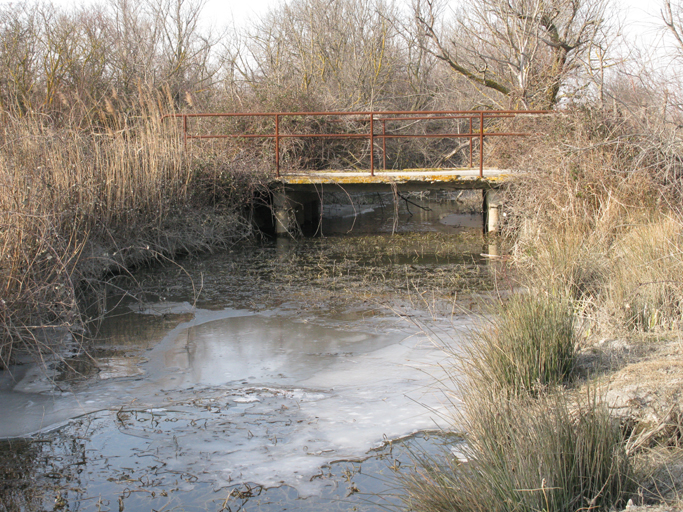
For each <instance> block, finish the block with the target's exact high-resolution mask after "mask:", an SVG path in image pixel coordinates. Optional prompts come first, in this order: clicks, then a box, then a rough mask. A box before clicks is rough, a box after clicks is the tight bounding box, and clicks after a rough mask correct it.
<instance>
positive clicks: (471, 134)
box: [470, 116, 474, 169]
mask: <svg viewBox="0 0 683 512" xmlns="http://www.w3.org/2000/svg"><path fill="white" fill-rule="evenodd" d="M473 136H474V134H473V133H472V116H470V169H471V168H472V167H474V166H473V165H472V137H473Z"/></svg>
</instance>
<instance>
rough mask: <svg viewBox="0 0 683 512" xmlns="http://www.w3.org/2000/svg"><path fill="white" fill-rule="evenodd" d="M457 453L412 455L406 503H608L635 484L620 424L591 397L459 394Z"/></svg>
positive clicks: (531, 510) (487, 506)
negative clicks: (462, 437) (462, 438)
mask: <svg viewBox="0 0 683 512" xmlns="http://www.w3.org/2000/svg"><path fill="white" fill-rule="evenodd" d="M464 402H465V403H464V406H465V410H466V413H465V414H464V418H463V420H464V421H463V425H462V428H463V429H464V431H465V432H466V433H467V434H466V443H465V444H464V445H463V446H461V447H460V448H459V451H460V453H461V456H460V457H455V456H454V455H453V454H444V455H443V459H442V460H439V461H437V460H433V459H429V458H424V457H423V458H421V459H420V458H418V470H417V471H416V472H415V473H413V474H412V475H410V476H408V477H406V478H407V481H406V482H405V483H406V488H407V491H408V495H407V497H406V502H407V504H408V505H409V507H413V508H411V510H422V511H425V512H431V511H447V510H448V511H454V512H470V511H472V512H474V511H478V512H483V511H506V510H507V511H510V510H514V511H519V512H526V511H528V512H536V511H539V510H543V511H546V512H555V511H558V512H559V511H566V512H574V511H576V510H613V508H614V507H619V506H624V505H625V504H626V502H627V500H628V499H629V496H630V495H631V492H632V491H633V488H634V483H633V482H634V480H633V470H632V466H631V464H630V461H629V459H628V457H627V454H626V450H625V443H624V440H623V438H622V435H621V431H620V428H619V425H618V423H615V422H614V421H613V420H612V418H611V417H610V414H609V412H608V410H607V409H606V408H605V407H604V406H603V405H602V404H601V403H600V402H599V401H598V400H597V399H596V398H595V397H594V396H588V397H584V398H583V399H582V400H580V401H579V404H578V405H577V404H576V403H575V402H574V401H573V400H572V399H570V398H569V397H568V396H567V395H566V394H564V393H562V392H554V393H550V394H546V395H544V396H542V397H540V398H533V399H532V398H529V397H515V398H509V397H503V396H501V395H500V394H496V393H495V392H491V393H488V394H481V393H475V394H470V395H464Z"/></svg>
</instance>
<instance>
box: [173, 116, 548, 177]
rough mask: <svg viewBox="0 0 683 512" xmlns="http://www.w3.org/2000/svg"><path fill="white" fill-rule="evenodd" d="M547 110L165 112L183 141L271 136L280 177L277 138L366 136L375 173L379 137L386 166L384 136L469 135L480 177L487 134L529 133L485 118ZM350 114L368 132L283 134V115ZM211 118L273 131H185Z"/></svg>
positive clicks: (405, 137)
mask: <svg viewBox="0 0 683 512" xmlns="http://www.w3.org/2000/svg"><path fill="white" fill-rule="evenodd" d="M548 113H549V111H547V110H431V111H419V112H417V111H401V110H398V111H377V112H362V111H360V112H226V113H195V114H166V115H165V116H163V117H162V120H163V119H165V118H182V120H183V123H182V133H183V141H184V144H185V145H187V141H188V140H189V139H225V138H261V139H273V140H274V142H275V173H276V176H277V177H280V141H281V139H285V138H298V139H305V138H328V139H330V138H334V139H367V140H369V142H370V148H371V151H370V175H371V176H374V175H375V158H374V152H375V151H374V149H375V141H376V140H377V139H381V140H382V153H383V154H382V162H383V168H384V169H386V158H387V149H386V141H387V139H414V138H442V139H448V138H469V164H470V167H473V162H472V155H473V142H474V141H475V140H476V141H478V142H479V176H480V177H483V176H484V139H485V138H486V137H525V136H528V135H531V134H530V133H517V132H494V131H487V130H486V129H485V127H484V125H485V121H486V120H488V119H501V118H510V117H515V116H518V115H541V114H548ZM294 116H296V117H337V118H341V117H353V118H355V119H354V120H355V121H357V122H361V123H366V124H369V128H368V130H367V133H282V132H281V130H280V121H281V120H282V119H283V118H286V117H294ZM214 117H230V118H235V117H241V118H249V117H252V118H264V117H268V118H272V119H273V120H274V123H273V132H272V133H230V134H213V135H212V134H195V135H193V134H190V133H189V132H188V119H190V118H214ZM450 119H453V120H458V119H459V120H468V121H469V122H468V125H469V131H467V132H463V133H417V134H416V133H411V134H408V133H388V132H387V123H391V122H398V121H402V122H406V121H432V120H450ZM376 122H380V123H381V124H382V132H381V133H375V124H376Z"/></svg>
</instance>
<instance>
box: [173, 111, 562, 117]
mask: <svg viewBox="0 0 683 512" xmlns="http://www.w3.org/2000/svg"><path fill="white" fill-rule="evenodd" d="M482 112H483V113H484V117H494V116H498V115H501V114H513V115H538V114H548V113H550V112H551V111H550V110H495V111H491V110H422V111H420V112H415V111H412V110H377V111H374V110H373V111H367V112H363V111H351V112H208V113H201V112H198V113H193V114H180V113H174V114H164V115H163V116H162V119H164V118H166V117H175V118H179V117H275V116H280V117H283V116H287V117H291V116H302V117H303V116H319V117H324V116H366V117H367V116H370V115H373V116H378V115H389V116H391V115H405V116H408V115H412V114H414V115H415V116H417V115H421V116H426V115H429V114H434V115H439V114H444V115H446V114H471V115H472V116H476V117H479V116H480V115H481V113H482ZM487 112H491V114H490V115H487ZM468 117H469V116H468ZM413 119H414V118H413Z"/></svg>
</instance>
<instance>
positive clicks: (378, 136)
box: [187, 132, 533, 139]
mask: <svg viewBox="0 0 683 512" xmlns="http://www.w3.org/2000/svg"><path fill="white" fill-rule="evenodd" d="M529 135H533V133H513V132H509V133H499V132H491V133H487V132H484V136H485V137H495V136H504V137H515V136H519V137H525V136H529ZM275 137H280V138H290V139H321V138H322V139H369V138H370V134H369V133H281V134H279V135H274V134H272V135H271V134H263V135H261V134H253V133H248V134H244V135H234V134H230V135H188V136H187V138H188V139H244V138H248V139H254V138H261V139H274V138H275ZM373 137H374V138H375V139H426V138H431V139H438V138H444V139H450V138H455V137H461V138H462V137H479V132H471V133H423V134H404V135H401V134H398V133H395V134H393V133H387V134H381V133H376V134H375V135H374V136H373Z"/></svg>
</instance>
